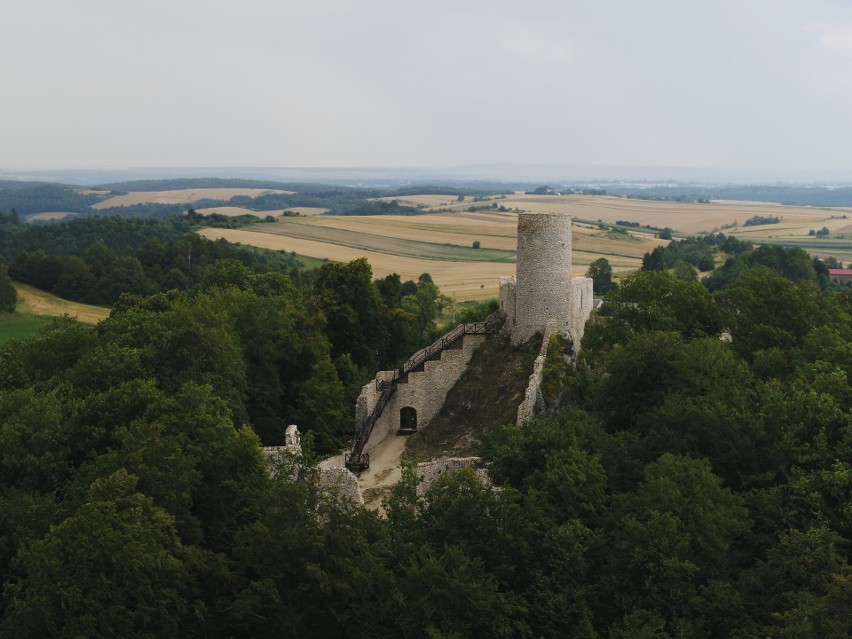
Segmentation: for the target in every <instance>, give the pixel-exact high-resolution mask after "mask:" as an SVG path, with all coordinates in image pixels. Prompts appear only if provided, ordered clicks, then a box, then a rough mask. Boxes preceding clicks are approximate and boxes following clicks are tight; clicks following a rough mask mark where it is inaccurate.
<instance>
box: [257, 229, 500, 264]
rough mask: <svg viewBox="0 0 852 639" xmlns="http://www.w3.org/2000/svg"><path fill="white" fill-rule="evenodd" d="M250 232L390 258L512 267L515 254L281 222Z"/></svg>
mask: <svg viewBox="0 0 852 639" xmlns="http://www.w3.org/2000/svg"><path fill="white" fill-rule="evenodd" d="M248 230H250V231H252V232H256V233H266V234H270V235H283V236H286V237H294V238H299V239H303V240H313V241H317V242H327V243H329V244H336V245H338V246H348V247H349V248H355V249H363V250H367V251H378V252H380V253H385V254H388V255H399V256H402V257H413V258H419V259H427V260H446V261H451V262H505V263H513V262H514V261H515V251H507V250H504V249H488V248H479V249H475V248H473V247H471V246H460V245H457V244H437V243H433V242H418V241H417V240H406V239H401V238H396V237H387V236H382V235H375V234H372V233H363V232H360V231H349V230H345V229H338V228H331V227H326V226H315V225H310V224H299V223H298V222H286V221H280V222H276V223H275V224H256V225H254V226H252V227H251V228H250V229H248Z"/></svg>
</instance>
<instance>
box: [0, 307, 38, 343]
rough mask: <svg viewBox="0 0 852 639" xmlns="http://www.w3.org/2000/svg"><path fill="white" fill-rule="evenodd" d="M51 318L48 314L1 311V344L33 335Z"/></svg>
mask: <svg viewBox="0 0 852 639" xmlns="http://www.w3.org/2000/svg"><path fill="white" fill-rule="evenodd" d="M50 320H51V318H50V317H46V316H36V315H21V314H20V313H0V346H2V345H3V344H5V343H6V342H8V341H11V340H13V339H27V338H28V337H32V336H33V335H35V334H36V333H38V331H39V329H41V328H42V327H43V326H46V325H47V324H49V323H50Z"/></svg>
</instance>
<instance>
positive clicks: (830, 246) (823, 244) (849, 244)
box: [748, 236, 852, 263]
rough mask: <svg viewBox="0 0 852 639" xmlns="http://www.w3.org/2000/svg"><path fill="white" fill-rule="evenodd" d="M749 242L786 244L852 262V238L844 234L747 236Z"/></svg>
mask: <svg viewBox="0 0 852 639" xmlns="http://www.w3.org/2000/svg"><path fill="white" fill-rule="evenodd" d="M748 240H749V241H750V242H754V243H755V244H773V245H776V246H786V247H788V248H800V249H803V250H805V251H807V252H808V253H810V254H811V255H812V256H817V257H826V256H829V255H830V256H832V257H836V258H837V259H838V260H841V261H842V262H844V263H846V262H852V239H850V238H847V237H846V236H839V237H825V238H817V237H811V236H806V237H801V236H796V237H791V236H774V237H755V238H748Z"/></svg>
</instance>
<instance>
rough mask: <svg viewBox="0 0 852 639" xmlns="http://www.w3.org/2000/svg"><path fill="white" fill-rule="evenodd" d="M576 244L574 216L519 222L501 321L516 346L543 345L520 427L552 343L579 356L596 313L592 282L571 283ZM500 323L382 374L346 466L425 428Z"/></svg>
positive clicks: (466, 332) (366, 402)
mask: <svg viewBox="0 0 852 639" xmlns="http://www.w3.org/2000/svg"><path fill="white" fill-rule="evenodd" d="M571 245H572V241H571V217H570V216H569V215H567V214H564V213H520V214H519V215H518V249H517V263H516V271H515V276H509V277H502V278H500V310H499V314H500V316H501V317H502V318H504V319H505V322H504V324H503V330H507V331H509V333H510V335H511V339H512V341H513V342H514V343H522V342H526V341H527V340H529V339H530V338H531V337H533V335H535V334H536V333H541V334H542V335H543V336H544V338H545V339H544V343H543V344H542V347H541V351H540V352H539V356H538V358H537V359H536V363H535V368H534V370H533V372H532V374H531V375H530V379H529V386H528V388H527V390H526V395H525V398H524V401H523V402H522V403H521V405H520V406H519V407H518V421H519V422H521V421H525V420H526V419H529V418H530V417H532V415H533V414H534V413H535V410H536V407H537V406H538V405H539V397H540V385H541V378H542V369H543V366H544V358H545V357H546V355H547V344H548V339H547V338H549V337H550V336H551V335H553V334H555V333H556V332H560V333H562V334H563V335H565V336H566V337H568V338H569V340H570V342H571V344H572V345H573V349H574V352H575V353H576V352H577V351H578V349H579V346H580V339H581V338H582V336H583V327H584V326H585V324H586V320H588V318H589V314H590V313H591V310H592V280H591V279H590V278H588V277H573V276H572V273H571ZM497 319H498V318H496V317H491V318H489V319H488V320H487V321H486V322H478V323H475V324H462V325H460V326H458V327H456V328H455V329H453V330H452V331H451V332H450V333H448V334H447V335H444V336H443V337H441V338H440V339H439V340H438V341H436V342H435V343H434V344H432V345H430V346H429V347H427V348H425V349H422V350H421V351H418V352H417V353H415V355H414V356H413V357H412V358H411V359H409V360H408V361H407V362H406V363H405V364H404V365H403V366H402V367H400V368H399V369H396V370H393V371H379V372H378V373H377V374H376V377H375V379H373V380H372V381H371V382H370V383H369V384H366V385H365V386H364V387H363V388H362V389H361V394H360V395H359V397H358V399H357V402H356V407H355V412H356V419H357V422H358V427H357V428H356V432H355V442H354V444H353V448H352V452H351V453H349V454H347V455H346V465H347V467H349V468H350V469H353V470H362V469H364V468H367V467H369V463H370V462H369V454H368V452H369V451H370V450H372V449H373V448H375V447H376V446H377V445H378V444H379V443H381V442H382V441H383V440H384V439H385V438H386V437H387V436H388V435H391V434H394V433H398V434H405V433H410V432H414V431H416V430H418V429H420V428H422V427H423V426H426V425H427V424H428V422H429V421H430V420H431V419H432V418H433V417H434V416H435V415H436V414H437V413H438V411H439V410H440V409H441V407H442V406H443V405H444V402H445V400H446V398H447V393H448V392H449V390H450V389H451V388H452V387H453V386H454V385H455V384H456V382H457V381H458V380H459V378H460V377H461V376H462V374H463V373H464V371H465V370H466V368H467V365H468V362H469V361H470V358H471V357H472V355H473V351H474V350H476V348H477V347H478V346H479V345H480V344H481V343H482V342H483V341H484V340H485V339H486V338H487V335H488V334H489V333H492V332H494V331H495V330H496V329H497V327H498V322H497Z"/></svg>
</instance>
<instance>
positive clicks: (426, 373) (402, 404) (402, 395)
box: [355, 335, 487, 453]
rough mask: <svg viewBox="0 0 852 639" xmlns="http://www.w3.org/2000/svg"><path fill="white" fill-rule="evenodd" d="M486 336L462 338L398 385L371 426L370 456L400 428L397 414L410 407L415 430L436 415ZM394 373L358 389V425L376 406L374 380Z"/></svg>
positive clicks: (401, 379)
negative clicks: (359, 391) (413, 417)
mask: <svg viewBox="0 0 852 639" xmlns="http://www.w3.org/2000/svg"><path fill="white" fill-rule="evenodd" d="M486 337H487V336H486V335H464V336H463V337H461V338H459V339H458V340H457V341H456V342H455V343H454V344H453V345H452V346H450V347H449V348H445V349H444V350H443V351H441V354H440V355H439V356H438V357H437V358H436V359H433V360H430V361H427V362H425V363H424V364H423V366H422V368H421V370H417V369H415V370H413V371H411V372H410V373H408V375H405V376H404V377H402V378H400V379H399V381H398V382H397V387H396V392H395V393H394V394H393V396H392V397H391V399H390V401H389V402H388V404H387V406H385V409H384V410H383V411H382V414H381V416H380V417H379V419H378V420H377V421H376V424H375V426H374V427H373V432H372V434H371V435H370V440H369V441H368V442H367V445H366V446H365V447H364V452H366V453H369V452H370V451H371V450H372V449H374V448H375V447H376V446H378V445H379V444H380V443H381V442H382V441H383V440H384V439H385V437H387V436H388V435H395V434H396V433H397V431H398V430H399V426H400V411H401V410H402V409H403V408H406V407H408V408H413V409H414V410H416V411H417V428H418V429H420V428H423V427H424V426H425V425H426V424H428V423H429V421H430V420H431V419H432V418H433V417H435V415H437V414H438V411H439V410H441V407H442V406H443V405H444V400H446V398H447V393H448V392H449V391H450V389H451V388H452V387H453V386H454V385H455V383H456V382H457V381H458V380H459V378H460V377H461V376H462V373H464V371H465V369H467V365H468V362H470V358H471V356H472V355H473V351H475V350H476V349H477V347H478V346H479V345H480V344H482V343H483V342H484V341H485V339H486ZM392 376H393V371H379V373H377V374H376V378H375V379H374V380H372V381H371V382H370V383H369V384H366V385H365V386H364V387H363V388H362V389H361V394H360V395H359V396H358V400H357V402H356V404H355V418H356V420H358V422H360V421H361V420H362V419H363V418H364V416H365V415H367V414H369V412H370V411H371V410H372V409H373V407H374V406H375V405H376V401H377V400H378V397H379V391H378V390H377V388H376V381H377V380H383V379H390V378H391V377H392Z"/></svg>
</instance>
